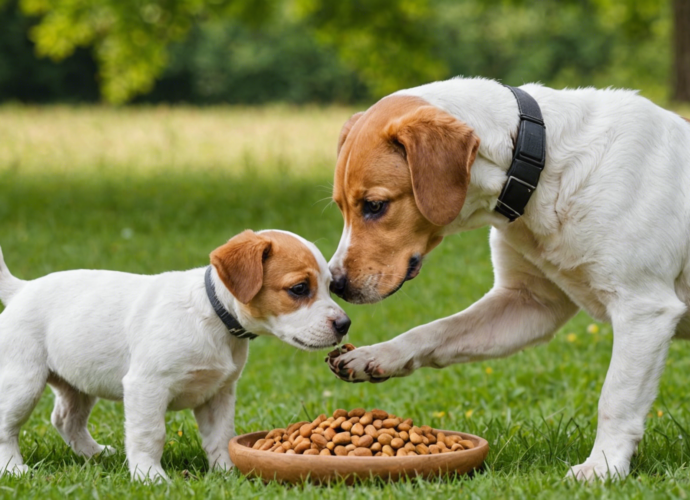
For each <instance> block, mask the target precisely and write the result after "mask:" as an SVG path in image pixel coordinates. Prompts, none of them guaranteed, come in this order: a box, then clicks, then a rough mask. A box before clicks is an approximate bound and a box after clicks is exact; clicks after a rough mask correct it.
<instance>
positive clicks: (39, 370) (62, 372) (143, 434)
mask: <svg viewBox="0 0 690 500" xmlns="http://www.w3.org/2000/svg"><path fill="white" fill-rule="evenodd" d="M293 236H295V237H297V236H296V235H293ZM298 239H299V240H300V241H302V242H303V243H304V244H305V245H307V246H308V247H309V248H310V249H311V251H312V252H313V254H314V256H315V258H316V260H317V262H318V264H319V269H317V270H316V271H317V272H318V273H319V279H318V290H317V292H316V293H317V297H316V300H314V301H313V302H312V303H311V305H310V306H308V307H302V308H300V309H299V310H298V311H297V312H295V313H292V314H287V315H282V316H281V315H274V316H271V317H268V318H266V319H263V320H258V319H255V318H252V317H250V316H249V315H248V313H247V312H246V309H244V308H241V307H239V305H238V302H237V301H236V299H235V298H234V297H233V296H232V294H231V293H230V292H229V291H228V290H227V288H225V286H224V285H223V282H222V281H221V280H220V279H219V277H218V275H217V273H216V271H215V269H214V270H213V273H212V277H213V282H214V285H215V288H216V293H217V295H218V297H219V300H220V301H221V303H222V304H223V305H224V306H225V307H226V308H227V309H228V310H229V311H231V312H232V313H233V314H235V315H236V317H237V318H238V320H239V322H240V323H241V324H242V326H244V327H245V328H246V329H248V330H249V331H252V332H254V333H257V334H260V335H261V334H269V335H275V336H277V337H279V338H281V339H283V340H285V341H286V342H289V343H290V344H292V345H295V346H297V347H299V348H302V349H304V348H309V349H317V348H323V347H328V346H332V345H335V344H336V343H337V341H338V340H339V339H340V337H339V336H337V335H336V334H335V332H334V330H333V326H332V322H333V320H334V319H335V318H338V317H339V316H341V315H344V312H343V311H342V309H341V308H340V307H339V306H338V305H337V304H336V303H335V302H334V301H333V300H332V299H331V298H330V296H329V293H328V285H329V281H330V273H329V271H328V268H327V264H326V261H325V259H324V258H323V256H322V255H321V253H320V252H319V251H318V249H317V248H316V247H315V246H314V245H313V244H311V243H309V242H306V241H304V240H303V239H302V238H299V237H298ZM204 272H205V268H199V269H192V270H190V271H184V272H168V273H164V274H159V275H155V276H141V275H135V274H127V273H120V272H113V271H89V270H77V271H65V272H58V273H53V274H49V275H47V276H44V277H42V278H39V279H36V280H33V281H20V280H18V279H16V278H14V277H13V276H12V275H11V274H10V273H9V270H8V269H7V266H6V265H5V263H4V260H2V258H1V254H0V299H2V301H3V303H5V304H6V305H7V308H6V309H5V311H3V313H2V314H0V475H2V473H3V472H11V473H23V472H26V471H28V467H27V466H26V465H25V464H24V462H23V459H22V456H21V453H20V451H19V446H18V441H17V436H18V434H19V429H20V427H21V425H22V424H24V422H25V421H26V420H27V418H28V417H29V415H30V413H31V411H32V410H33V408H34V406H35V405H36V403H37V402H38V399H39V398H40V396H41V394H42V392H43V389H44V387H45V385H46V383H48V384H50V386H51V388H52V389H53V391H54V392H55V395H56V401H55V409H54V411H53V414H52V419H51V420H52V422H53V424H54V425H55V427H56V428H57V430H58V431H59V432H60V434H61V435H62V437H63V438H64V439H65V441H66V442H67V443H68V444H69V445H70V446H71V447H72V449H73V450H74V451H75V452H76V453H78V454H81V455H84V456H87V457H90V456H93V455H96V454H98V453H101V452H103V451H108V450H107V449H106V447H104V446H102V445H100V444H98V443H96V442H95V441H94V439H93V438H92V437H91V435H90V434H89V431H88V430H87V427H86V425H87V420H88V417H89V413H90V411H91V408H92V407H93V405H94V404H95V402H96V400H97V398H105V399H112V400H123V401H124V405H125V419H126V421H125V447H126V452H127V460H128V463H129V468H130V471H131V473H132V477H133V478H136V479H147V478H149V479H153V480H160V479H166V478H167V476H166V474H165V472H164V471H163V469H162V467H161V464H160V459H161V455H162V453H163V446H164V442H165V412H166V410H181V409H184V408H193V409H194V413H195V416H196V419H197V422H198V424H199V432H200V433H201V436H202V438H203V447H204V450H205V451H206V453H207V456H208V460H209V465H210V466H211V467H212V468H220V469H229V468H230V467H232V462H231V461H230V456H229V455H228V447H227V446H228V441H229V440H230V438H231V437H232V436H234V434H235V431H234V413H235V387H236V383H237V380H238V379H239V377H240V374H241V372H242V369H243V367H244V365H245V362H246V361H247V355H248V349H249V341H248V340H242V339H238V338H236V337H233V336H232V335H230V334H229V333H228V331H227V328H226V327H225V325H224V324H223V323H222V322H221V320H220V319H219V318H218V316H217V315H216V313H215V312H214V310H213V308H212V307H211V304H210V302H209V300H208V298H207V295H206V291H205V287H204ZM296 339H297V340H296ZM299 341H301V343H299Z"/></svg>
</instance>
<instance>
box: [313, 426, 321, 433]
mask: <svg viewBox="0 0 690 500" xmlns="http://www.w3.org/2000/svg"><path fill="white" fill-rule="evenodd" d="M311 432H312V433H313V434H323V429H322V428H321V427H314V430H313V431H311Z"/></svg>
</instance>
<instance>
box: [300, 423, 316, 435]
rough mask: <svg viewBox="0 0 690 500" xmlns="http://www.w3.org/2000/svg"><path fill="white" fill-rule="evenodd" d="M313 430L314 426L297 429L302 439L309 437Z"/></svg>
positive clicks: (306, 425) (305, 425)
mask: <svg viewBox="0 0 690 500" xmlns="http://www.w3.org/2000/svg"><path fill="white" fill-rule="evenodd" d="M313 430H314V424H304V425H303V426H302V427H300V428H299V434H300V436H302V437H309V436H311V431H313Z"/></svg>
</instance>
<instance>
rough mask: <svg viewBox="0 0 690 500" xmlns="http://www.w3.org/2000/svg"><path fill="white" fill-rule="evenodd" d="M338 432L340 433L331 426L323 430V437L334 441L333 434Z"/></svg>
mask: <svg viewBox="0 0 690 500" xmlns="http://www.w3.org/2000/svg"><path fill="white" fill-rule="evenodd" d="M336 434H338V433H337V431H336V430H335V429H331V428H330V427H329V428H328V429H326V430H325V431H323V437H325V438H326V439H327V440H329V441H332V440H333V436H335V435H336Z"/></svg>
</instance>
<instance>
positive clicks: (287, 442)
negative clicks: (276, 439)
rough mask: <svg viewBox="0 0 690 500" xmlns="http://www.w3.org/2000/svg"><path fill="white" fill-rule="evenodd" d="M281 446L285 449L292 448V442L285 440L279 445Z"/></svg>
mask: <svg viewBox="0 0 690 500" xmlns="http://www.w3.org/2000/svg"><path fill="white" fill-rule="evenodd" d="M280 446H281V448H283V449H284V450H285V451H287V450H289V449H291V448H292V443H290V441H285V442H284V443H283V444H281V445H280Z"/></svg>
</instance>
